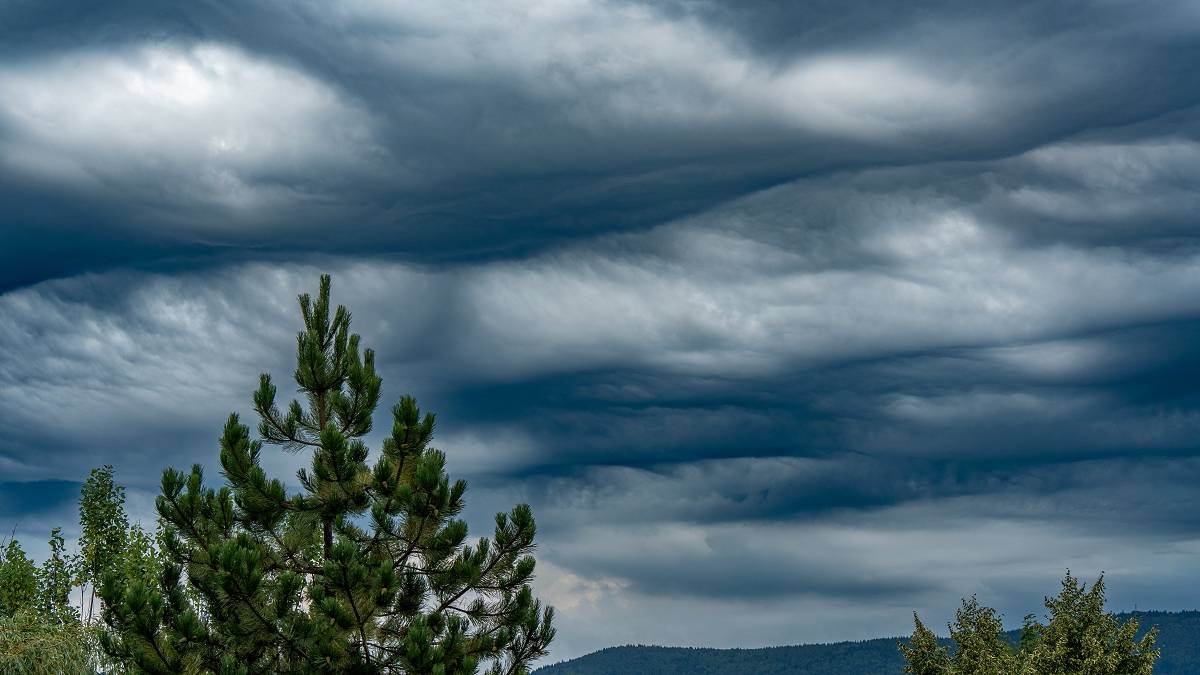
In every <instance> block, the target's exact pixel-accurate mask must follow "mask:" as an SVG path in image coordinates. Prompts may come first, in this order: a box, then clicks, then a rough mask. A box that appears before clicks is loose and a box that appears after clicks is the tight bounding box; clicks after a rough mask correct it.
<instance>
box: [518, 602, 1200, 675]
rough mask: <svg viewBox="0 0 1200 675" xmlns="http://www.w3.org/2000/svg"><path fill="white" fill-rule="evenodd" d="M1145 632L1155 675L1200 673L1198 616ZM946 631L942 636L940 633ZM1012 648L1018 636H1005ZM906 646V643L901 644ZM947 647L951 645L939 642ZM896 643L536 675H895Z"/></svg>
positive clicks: (625, 660) (659, 654)
mask: <svg viewBox="0 0 1200 675" xmlns="http://www.w3.org/2000/svg"><path fill="white" fill-rule="evenodd" d="M1134 617H1136V618H1137V619H1138V620H1139V623H1140V624H1141V627H1142V630H1141V631H1140V633H1144V632H1145V630H1148V629H1149V628H1151V627H1157V628H1158V639H1157V641H1156V644H1157V646H1158V647H1159V648H1160V649H1161V650H1162V656H1161V657H1160V658H1159V660H1158V662H1157V663H1155V665H1154V673H1155V675H1185V674H1191V673H1200V612H1198V611H1189V612H1138V613H1136V614H1132V613H1128V614H1118V615H1117V618H1118V620H1120V621H1127V620H1128V619H1130V618H1134ZM943 632H944V631H943ZM1006 636H1007V638H1008V640H1009V641H1010V642H1011V643H1012V644H1016V643H1017V642H1018V640H1019V638H1020V631H1018V630H1013V631H1008V632H1007V633H1006ZM904 641H905V642H907V639H905V640H904ZM939 642H940V643H941V644H943V645H946V646H949V645H950V640H949V639H946V638H941V639H939ZM896 643H897V638H879V639H875V640H865V641H862V642H837V643H832V644H814V645H796V646H789V647H767V648H764V649H699V648H689V647H650V646H640V645H638V646H624V647H610V648H608V649H602V650H600V651H598V652H593V653H591V654H588V655H586V656H581V657H579V658H577V659H571V660H570V661H564V662H562V663H556V664H552V665H546V666H543V667H541V668H539V669H537V670H536V671H534V675H651V674H656V675H818V674H820V675H879V674H880V673H896V674H899V673H900V672H902V671H901V669H902V668H903V667H904V657H903V656H902V655H901V654H900V652H899V651H898V650H897V649H896Z"/></svg>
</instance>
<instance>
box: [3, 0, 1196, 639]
mask: <svg viewBox="0 0 1200 675" xmlns="http://www.w3.org/2000/svg"><path fill="white" fill-rule="evenodd" d="M1198 20H1200V12H1198V11H1197V9H1196V6H1195V4H1194V3H1184V2H1180V3H1161V4H1158V5H1156V6H1155V7H1154V8H1153V9H1149V8H1147V7H1145V6H1144V5H1135V4H1124V3H1104V4H1092V3H1066V4H1064V3H1035V2H1029V3H994V4H989V3H975V4H973V5H972V6H971V8H970V11H967V8H965V7H964V6H962V5H961V4H960V3H923V4H922V5H920V6H914V7H911V8H908V9H905V10H904V11H900V10H896V9H882V8H879V7H877V6H875V5H872V4H869V3H863V4H861V5H857V4H855V3H842V4H839V5H837V7H836V8H834V7H833V6H831V5H828V4H825V3H774V2H751V3H746V2H740V3H721V2H664V3H653V4H643V3H634V2H616V1H613V2H598V1H584V0H575V1H564V2H533V3H510V2H495V3H485V4H482V5H481V4H478V3H470V4H465V3H464V4H461V5H460V4H457V3H446V2H439V3H404V4H400V5H397V4H393V3H377V2H365V1H364V2H354V1H347V2H337V3H285V2H271V3H262V4H260V5H258V6H256V7H254V8H236V9H235V8H232V7H227V6H225V5H223V4H222V3H171V2H165V3H153V4H150V3H147V4H142V3H136V2H113V3H103V4H99V5H97V4H94V3H79V4H75V3H67V2H39V3H26V2H17V3H8V4H7V5H5V7H4V8H3V9H0V203H3V205H4V206H3V209H2V210H0V214H2V215H0V290H2V291H3V294H2V295H0V319H2V320H0V353H2V354H4V357H3V358H2V359H0V424H2V425H3V426H4V428H5V429H6V430H7V433H6V434H5V435H4V437H3V438H0V525H3V526H4V527H5V528H6V529H7V528H8V527H11V526H13V525H15V526H16V527H17V531H18V533H19V536H20V537H21V538H22V540H23V541H40V540H42V539H44V538H45V531H46V529H48V527H50V526H53V525H56V524H68V523H69V522H70V521H71V520H72V512H73V509H74V504H73V502H72V498H71V495H72V490H73V487H72V486H73V485H75V484H77V482H78V481H80V480H81V479H82V478H83V477H84V476H85V475H86V472H87V469H88V468H90V467H91V466H94V465H98V464H101V463H112V464H114V465H116V468H117V474H118V478H119V479H120V480H122V481H123V482H125V483H126V484H127V485H128V486H129V488H130V495H131V507H132V508H133V510H134V511H135V513H137V514H138V515H139V517H142V518H145V519H149V518H151V517H152V516H151V512H152V508H151V504H152V497H153V494H154V491H155V489H156V484H157V480H158V475H159V472H160V471H161V469H162V467H163V466H166V465H174V466H186V465H189V464H191V463H193V462H200V463H202V464H205V465H207V466H209V467H210V468H212V469H215V466H214V463H215V458H216V453H215V447H214V446H215V438H216V436H217V434H218V432H219V429H220V424H221V422H222V421H223V419H224V417H225V415H227V414H228V413H229V412H230V411H238V412H241V413H243V414H249V412H250V411H249V405H248V403H249V393H250V391H251V390H252V389H253V388H254V387H255V385H256V382H257V374H258V373H259V372H261V371H269V372H272V373H273V374H274V375H275V377H276V378H277V380H282V379H283V378H285V377H286V376H287V374H288V373H289V372H290V371H291V367H290V363H289V361H290V359H291V358H292V354H293V349H294V342H293V341H294V332H295V330H296V329H297V325H298V318H297V315H296V311H295V296H296V294H297V293H301V292H308V291H311V290H313V287H314V286H315V283H316V279H317V276H318V275H319V274H321V273H323V272H329V273H331V274H332V275H333V277H334V295H335V300H337V301H340V302H344V303H345V304H347V305H348V306H349V308H350V309H351V310H352V311H353V312H354V316H355V329H356V330H357V331H358V332H359V333H361V334H362V335H363V340H364V343H365V344H367V345H369V346H372V347H374V348H375V349H376V350H377V352H378V354H379V364H380V367H381V369H382V371H383V375H384V387H385V398H387V399H394V398H396V397H398V396H399V395H401V394H403V393H410V392H411V393H414V394H416V395H417V396H418V398H419V399H420V400H421V402H422V404H423V405H424V406H425V407H426V408H428V409H430V410H434V411H436V412H437V413H438V415H439V425H440V426H439V429H440V431H439V443H440V447H442V448H443V449H445V450H446V451H447V453H448V455H449V462H450V467H451V470H452V471H453V472H455V473H456V474H457V475H460V476H463V477H466V478H467V479H468V480H470V482H471V485H472V489H471V492H470V494H469V497H468V503H469V504H470V508H471V512H470V514H469V516H470V520H471V522H472V524H473V525H476V530H480V529H481V528H483V527H485V526H486V524H487V521H488V518H489V515H490V514H491V513H493V512H495V511H496V510H500V509H505V508H507V507H508V506H509V505H511V503H512V502H513V501H516V500H525V501H529V502H530V503H531V504H532V505H533V506H534V509H535V513H536V514H537V515H538V518H539V525H540V530H541V534H540V541H541V553H540V555H539V565H540V567H539V569H540V570H541V575H540V577H539V581H538V583H539V588H540V591H541V593H542V594H543V595H544V596H545V597H546V598H547V599H548V600H549V601H550V602H552V603H554V604H557V605H558V606H559V608H560V615H561V620H562V623H561V630H560V640H559V642H558V643H556V648H555V651H554V657H556V658H566V657H570V656H573V655H577V654H579V653H582V652H584V651H587V650H590V649H594V648H598V647H602V646H607V645H610V644H618V643H622V642H656V643H664V644H697V645H698V644H713V645H725V646H732V645H738V646H758V645H763V644H780V643H796V642H804V641H816V640H835V639H856V638H864V637H872V636H877V635H882V634H895V633H899V632H901V631H905V630H907V629H908V623H909V622H910V620H911V611H912V610H913V609H918V610H921V611H922V612H923V613H926V614H928V615H929V616H930V617H931V618H933V620H935V622H936V621H938V618H940V617H943V616H945V615H947V614H948V612H949V611H950V608H951V607H952V606H953V605H954V604H955V603H956V602H957V600H958V598H959V597H960V596H962V595H964V594H970V593H974V592H978V593H979V594H980V597H981V599H982V600H984V601H986V602H988V603H989V604H993V605H995V606H998V607H1000V608H1001V609H1002V610H1003V611H1005V612H1007V614H1008V617H1009V619H1011V620H1013V621H1016V620H1019V618H1020V617H1021V616H1022V615H1023V614H1024V613H1025V612H1026V611H1029V610H1031V609H1032V608H1035V607H1036V606H1037V603H1038V602H1039V599H1040V597H1041V596H1042V595H1043V594H1045V593H1047V592H1050V591H1051V590H1052V589H1053V586H1054V582H1055V579H1056V578H1058V577H1059V576H1061V573H1062V571H1063V569H1064V568H1066V567H1070V568H1071V569H1072V570H1073V571H1075V572H1076V573H1080V574H1083V575H1084V576H1085V577H1087V576H1094V575H1095V574H1097V573H1099V572H1100V571H1101V570H1104V571H1106V572H1107V573H1108V575H1109V579H1110V586H1111V588H1112V589H1113V601H1114V604H1116V605H1117V606H1118V608H1122V609H1124V608H1128V607H1131V606H1132V605H1133V604H1134V603H1138V604H1139V606H1140V607H1142V608H1148V607H1154V608H1161V609H1182V608H1192V607H1194V606H1196V604H1197V602H1198V601H1200V595H1197V594H1194V593H1193V594H1189V593H1190V592H1189V591H1188V590H1187V589H1189V588H1192V587H1194V586H1195V584H1194V583H1191V582H1192V578H1191V577H1190V576H1189V575H1190V574H1193V572H1194V570H1195V569H1196V568H1197V556H1200V543H1198V542H1200V520H1198V519H1197V516H1196V515H1195V514H1197V513H1200V509H1197V506H1200V504H1198V502H1200V498H1198V497H1197V494H1196V492H1195V490H1194V485H1195V484H1196V480H1197V478H1198V477H1200V444H1198V443H1197V442H1196V439H1197V438H1198V432H1200V389H1198V388H1197V386H1196V385H1195V382H1197V375H1198V374H1200V350H1197V348H1196V346H1195V345H1196V344H1197V343H1198V342H1197V338H1200V245H1198V244H1200V237H1198V234H1200V231H1198V229H1197V226H1198V225H1200V222H1198V221H1197V214H1198V213H1200V171H1198V169H1200V113H1198V112H1197V110H1198V108H1197V105H1198V104H1200V81H1198V80H1197V78H1198V77H1200V76H1198V75H1197V73H1198V72H1200V71H1198V70H1197V69H1196V68H1195V64H1196V63H1197V60H1198V59H1200V31H1197V29H1196V26H1197V25H1200V23H1198ZM301 462H303V458H298V457H296V456H291V455H285V454H283V453H277V454H271V456H270V457H269V458H268V460H267V464H268V468H269V470H270V471H272V472H274V473H276V474H278V475H281V476H284V477H287V476H290V475H292V473H293V471H294V469H295V468H296V467H297V466H298V465H299V463H301ZM210 475H212V476H216V475H217V473H216V472H215V471H212V472H211V473H210ZM9 521H11V525H9V524H7V523H9ZM55 521H57V522H55ZM68 533H70V532H69V531H68ZM31 548H33V549H34V550H38V549H37V547H36V546H31ZM717 616H720V617H724V618H726V619H728V618H731V617H732V618H735V619H736V622H737V624H738V626H737V627H736V628H734V627H731V625H730V624H729V623H728V622H721V621H717V620H716V619H715V618H714V617H717Z"/></svg>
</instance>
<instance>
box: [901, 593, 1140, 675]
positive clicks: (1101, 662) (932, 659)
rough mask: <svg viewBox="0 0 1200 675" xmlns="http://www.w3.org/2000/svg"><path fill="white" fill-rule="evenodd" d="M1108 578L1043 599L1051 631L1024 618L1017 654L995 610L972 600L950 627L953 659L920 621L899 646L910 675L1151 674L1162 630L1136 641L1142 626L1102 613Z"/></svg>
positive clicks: (1031, 618)
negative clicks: (905, 642) (906, 642)
mask: <svg viewBox="0 0 1200 675" xmlns="http://www.w3.org/2000/svg"><path fill="white" fill-rule="evenodd" d="M1104 601H1105V596H1104V577H1103V576H1101V577H1100V579H1099V580H1097V581H1096V583H1095V584H1093V585H1092V587H1091V589H1088V588H1087V587H1086V586H1085V585H1084V584H1083V583H1082V582H1080V581H1079V580H1078V579H1076V578H1075V577H1073V576H1071V574H1070V572H1068V573H1067V576H1066V578H1065V579H1063V582H1062V592H1061V593H1059V595H1058V596H1056V597H1053V598H1046V608H1047V609H1049V610H1050V621H1049V623H1048V624H1047V625H1045V626H1043V625H1041V624H1039V623H1038V622H1037V621H1036V620H1035V619H1034V617H1033V615H1028V616H1026V617H1025V622H1024V626H1023V627H1022V629H1021V633H1020V641H1019V650H1018V653H1016V654H1014V653H1013V650H1012V647H1011V646H1010V645H1009V643H1008V640H1007V639H1006V637H1005V634H1004V630H1003V627H1002V625H1001V621H1000V619H999V617H998V616H997V615H996V612H995V610H993V609H991V608H988V607H983V606H981V605H980V604H979V602H978V601H977V600H976V599H975V598H974V597H971V598H970V599H968V600H964V601H963V604H962V607H960V608H959V610H958V612H957V613H956V614H955V621H954V623H953V624H952V625H951V626H950V637H951V639H953V640H954V646H955V649H954V653H953V655H951V654H948V653H947V650H946V648H945V647H942V646H941V645H940V644H939V643H938V640H937V638H936V637H935V636H934V635H933V633H931V632H930V631H929V630H928V629H927V628H925V625H924V624H922V623H921V620H920V618H918V617H917V616H916V614H914V615H913V618H914V621H915V622H916V631H915V632H914V633H913V635H912V638H911V639H910V640H909V644H908V645H905V644H903V643H901V644H900V652H901V654H903V656H904V659H905V661H906V662H907V663H906V665H905V668H904V672H906V673H913V675H1151V673H1152V672H1153V670H1154V662H1155V661H1156V660H1157V659H1158V650H1157V649H1155V648H1154V640H1155V635H1156V634H1157V631H1156V630H1155V629H1151V630H1150V631H1149V632H1147V633H1146V634H1145V635H1144V636H1142V637H1141V638H1140V639H1137V638H1136V636H1137V632H1138V622H1137V619H1130V620H1129V621H1126V622H1125V623H1121V622H1120V621H1119V620H1118V619H1117V617H1116V616H1114V615H1112V614H1109V613H1107V612H1105V611H1104Z"/></svg>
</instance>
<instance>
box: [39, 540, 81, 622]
mask: <svg viewBox="0 0 1200 675" xmlns="http://www.w3.org/2000/svg"><path fill="white" fill-rule="evenodd" d="M49 543H50V556H49V557H48V558H46V562H44V563H42V567H41V568H40V569H39V570H38V573H37V586H38V612H40V613H41V615H42V617H43V618H45V619H46V620H47V621H49V622H51V623H56V624H65V623H69V622H72V621H78V618H79V617H78V614H76V612H75V609H74V608H73V607H71V604H70V595H71V576H72V575H71V568H70V561H69V560H68V556H67V555H66V553H65V547H66V544H65V542H64V540H63V537H62V529H61V528H57V527H56V528H54V529H53V530H51V531H50V542H49Z"/></svg>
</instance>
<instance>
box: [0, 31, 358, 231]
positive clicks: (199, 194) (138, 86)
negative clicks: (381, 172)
mask: <svg viewBox="0 0 1200 675" xmlns="http://www.w3.org/2000/svg"><path fill="white" fill-rule="evenodd" d="M0 119H3V120H4V121H5V122H6V123H7V124H8V125H10V126H12V127H15V129H16V133H13V134H11V135H9V136H8V138H7V140H6V141H5V142H4V145H3V146H2V149H3V152H0V157H3V160H2V161H3V163H4V164H5V165H6V166H7V168H9V169H10V170H15V171H16V172H18V173H20V174H24V175H26V176H28V177H32V178H35V179H37V180H41V181H45V182H50V183H57V184H62V185H65V186H67V187H69V188H71V189H75V190H78V191H80V192H82V193H85V194H96V193H100V194H103V193H104V192H105V191H109V190H112V189H113V188H114V186H119V187H120V189H122V190H125V191H127V192H128V194H129V197H130V198H133V199H136V200H137V201H138V202H139V203H140V204H141V205H142V206H143V207H145V206H157V207H159V208H160V209H168V210H167V211H166V212H165V213H163V212H160V213H159V214H158V217H159V220H158V222H157V224H158V225H162V224H163V220H164V219H167V218H168V217H169V216H168V215H167V214H169V207H171V206H178V205H181V204H186V205H191V206H199V207H216V208H221V209H224V210H226V211H227V212H228V213H229V214H231V215H235V216H236V215H242V216H246V215H261V213H262V212H263V211H264V210H266V209H270V208H279V207H282V206H287V207H295V206H296V205H298V204H301V203H310V204H319V203H320V201H321V199H323V198H324V197H323V195H322V192H323V191H324V190H325V189H326V187H327V186H329V185H332V184H333V183H335V182H338V181H342V180H346V179H347V178H349V176H346V175H340V174H347V173H351V174H355V175H361V174H362V173H363V172H364V168H365V167H364V165H365V164H370V163H372V162H375V161H376V160H377V159H378V156H379V154H380V152H381V151H380V149H379V147H378V146H377V145H376V144H375V141H374V139H373V136H372V125H371V120H370V118H369V116H368V115H367V114H366V113H365V112H364V111H362V110H360V109H357V108H355V107H354V106H353V105H352V104H348V103H347V102H346V101H344V100H343V98H342V97H341V96H340V94H339V93H338V92H337V91H336V90H334V89H332V88H331V87H329V86H328V85H326V84H324V83H322V82H321V81H319V80H316V79H313V78H312V77H311V76H309V75H307V74H305V73H303V72H300V71H298V70H295V69H293V68H290V67H288V66H285V65H280V64H277V63H273V62H271V61H269V60H266V59H263V58H262V57H259V56H254V55H252V54H248V53H246V52H244V51H241V50H239V49H237V48H234V47H231V46H228V45H222V44H218V43H198V44H192V45H179V44H171V43H163V44H150V45H144V46H140V47H133V48H130V49H128V50H125V51H112V52H93V51H74V52H66V53H59V54H55V55H54V56H50V57H46V58H44V59H42V60H38V61H34V62H32V63H25V62H21V63H16V62H14V63H8V64H5V65H2V66H0ZM322 174H325V175H322ZM335 177H336V178H335ZM148 179H153V180H148ZM240 222H242V221H241V219H238V218H235V219H233V220H232V221H227V220H226V219H223V218H220V217H214V218H210V219H208V220H206V221H205V228H207V229H212V230H216V231H220V230H221V229H222V228H228V227H236V226H237V225H238V224H239V223H240Z"/></svg>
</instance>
